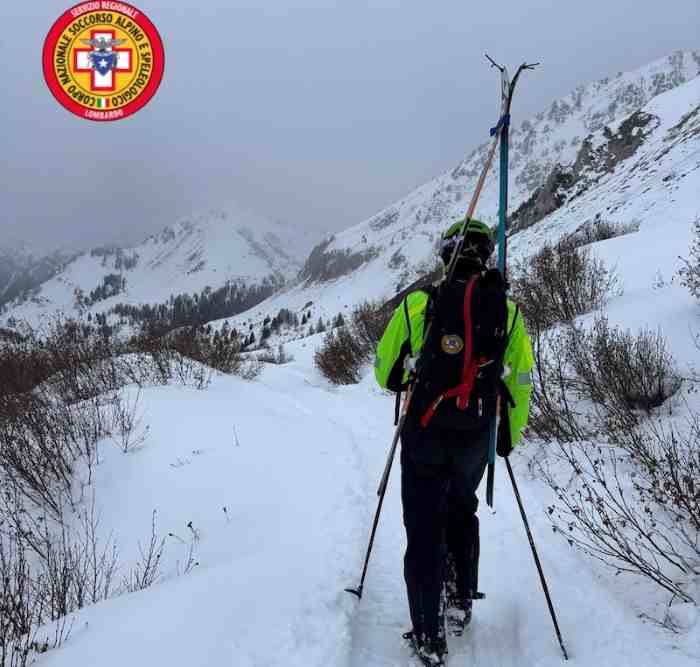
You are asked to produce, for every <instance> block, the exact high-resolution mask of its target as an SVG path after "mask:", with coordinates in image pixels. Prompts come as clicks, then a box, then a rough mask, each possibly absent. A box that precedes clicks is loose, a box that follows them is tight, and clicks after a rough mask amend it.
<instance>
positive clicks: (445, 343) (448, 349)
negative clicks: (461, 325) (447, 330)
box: [441, 335, 464, 354]
mask: <svg viewBox="0 0 700 667" xmlns="http://www.w3.org/2000/svg"><path fill="white" fill-rule="evenodd" d="M441 344H442V351H443V352H445V354H459V353H460V352H461V351H462V350H463V349H464V341H463V340H462V338H461V337H460V336H456V335H447V336H443V337H442V341H441Z"/></svg>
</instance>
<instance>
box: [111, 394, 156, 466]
mask: <svg viewBox="0 0 700 667" xmlns="http://www.w3.org/2000/svg"><path fill="white" fill-rule="evenodd" d="M140 400H141V390H140V389H139V391H138V393H137V394H136V396H135V397H134V399H133V401H130V400H129V399H128V397H123V396H122V395H121V394H115V395H114V397H113V398H112V439H113V440H114V441H115V442H116V443H117V445H118V446H119V448H120V449H121V450H122V451H123V452H124V453H125V454H126V453H127V452H128V451H129V449H133V448H135V447H138V446H139V445H141V444H143V442H144V441H145V440H146V437H147V435H148V426H144V425H143V417H142V415H139V414H138V408H139V402H140Z"/></svg>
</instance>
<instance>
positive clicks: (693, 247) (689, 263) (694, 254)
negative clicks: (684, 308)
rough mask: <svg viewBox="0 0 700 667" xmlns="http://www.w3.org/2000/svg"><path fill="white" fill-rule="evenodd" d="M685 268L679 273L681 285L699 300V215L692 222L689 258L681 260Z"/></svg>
mask: <svg viewBox="0 0 700 667" xmlns="http://www.w3.org/2000/svg"><path fill="white" fill-rule="evenodd" d="M683 262H684V264H685V266H683V267H682V268H681V269H680V271H679V274H680V279H681V285H683V286H684V287H687V288H688V291H689V292H690V293H691V294H692V295H693V296H694V297H695V298H696V299H700V215H699V216H698V217H696V218H695V221H694V222H693V240H692V241H691V243H690V258H689V259H684V260H683Z"/></svg>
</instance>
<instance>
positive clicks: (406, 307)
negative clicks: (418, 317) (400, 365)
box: [403, 297, 413, 356]
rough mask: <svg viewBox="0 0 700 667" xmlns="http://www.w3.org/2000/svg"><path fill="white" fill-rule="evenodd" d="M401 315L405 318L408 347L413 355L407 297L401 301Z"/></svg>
mask: <svg viewBox="0 0 700 667" xmlns="http://www.w3.org/2000/svg"><path fill="white" fill-rule="evenodd" d="M403 313H404V315H405V316H406V326H407V327H408V346H409V348H410V349H411V356H412V355H413V332H412V331H411V316H410V315H409V314H408V297H406V298H405V299H404V300H403Z"/></svg>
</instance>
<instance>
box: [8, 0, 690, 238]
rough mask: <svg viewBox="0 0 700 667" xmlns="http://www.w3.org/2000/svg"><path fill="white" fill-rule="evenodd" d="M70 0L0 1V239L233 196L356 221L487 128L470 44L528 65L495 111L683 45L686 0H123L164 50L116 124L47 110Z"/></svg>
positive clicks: (305, 215)
mask: <svg viewBox="0 0 700 667" xmlns="http://www.w3.org/2000/svg"><path fill="white" fill-rule="evenodd" d="M72 4H74V2H71V0H35V1H33V2H24V3H22V2H2V3H0V22H1V23H2V25H3V31H2V35H1V36H0V63H1V64H0V71H1V72H2V93H3V94H2V98H3V101H2V107H1V108H2V112H0V113H1V115H2V117H3V131H2V132H1V133H0V154H1V156H2V162H1V163H0V204H1V209H0V211H1V213H0V215H1V216H2V217H0V243H2V241H3V239H14V240H26V241H29V242H31V243H34V244H39V245H41V246H43V247H51V246H55V245H64V244H75V243H79V244H83V245H86V244H97V243H101V242H108V241H113V240H131V241H135V240H140V239H141V238H142V237H144V236H146V235H147V234H149V233H151V232H152V231H154V230H155V229H157V228H159V227H161V226H163V225H165V224H169V223H171V222H173V221H174V220H176V219H177V218H179V217H182V216H184V215H187V214H188V213H190V212H191V211H193V210H199V209H201V208H206V207H208V206H216V205H219V204H224V203H225V202H226V201H228V200H231V199H234V200H237V201H239V202H241V203H242V204H244V205H246V206H248V207H250V208H252V209H254V210H257V211H259V212H261V213H263V214H266V215H268V216H270V217H273V218H279V219H285V220H289V221H292V222H295V223H299V224H312V225H314V226H318V227H323V228H326V229H333V230H336V229H340V228H343V227H347V226H349V225H351V224H354V223H356V222H359V221H361V220H362V219H364V218H366V217H368V216H369V215H371V214H373V213H375V212H376V211H377V210H378V209H380V208H381V207H383V206H385V205H387V204H389V203H391V202H392V201H394V200H395V199H397V198H399V197H401V196H402V195H404V194H406V193H407V192H409V191H410V190H411V189H412V188H414V187H415V186H417V185H419V184H421V183H423V182H425V181H426V180H428V179H430V178H432V177H433V176H436V175H438V174H439V173H440V172H442V171H444V170H446V169H449V168H451V167H453V166H454V165H455V164H456V163H457V162H458V161H459V160H460V159H461V158H462V157H463V156H464V154H465V152H466V151H468V150H469V149H470V148H472V147H473V146H475V145H476V144H477V143H480V142H481V141H483V140H484V139H485V138H487V136H488V128H489V127H490V126H491V125H492V124H493V122H494V121H495V120H496V116H497V101H498V100H497V96H498V83H497V80H496V77H495V74H494V73H493V72H492V71H490V70H489V69H488V67H487V66H486V65H485V63H484V60H483V52H484V51H489V52H490V53H491V54H492V55H493V56H494V57H496V58H497V59H499V60H502V61H504V62H506V63H508V64H511V65H516V64H518V63H519V62H520V61H522V60H539V61H541V62H542V67H541V69H539V70H538V71H537V72H536V73H534V74H532V75H529V76H528V77H527V80H524V81H523V85H522V88H521V89H520V90H519V93H518V98H517V101H516V103H515V106H514V110H513V113H514V115H515V116H516V117H518V118H522V117H525V116H527V115H531V114H533V113H536V112H537V111H539V110H540V108H542V107H544V106H545V105H546V104H547V103H548V102H549V101H551V99H552V98H554V97H556V96H559V95H564V94H566V93H568V92H569V91H570V90H571V89H572V88H574V87H575V86H576V85H577V84H578V83H582V82H585V81H588V80H591V79H597V78H602V77H604V76H607V75H614V74H615V73H616V72H618V71H621V70H628V69H632V68H635V67H638V66H641V65H643V64H645V63H646V62H648V61H651V60H653V59H655V58H659V57H662V56H665V55H667V54H668V53H670V52H672V51H674V50H676V49H680V48H698V47H699V46H700V40H699V39H698V27H699V26H700V3H699V2H698V0H664V1H663V2H654V3H651V2H645V1H644V0H586V1H585V2H570V1H567V0H559V1H556V0H551V1H549V0H548V1H545V0H501V1H500V2H494V1H493V0H484V1H483V2H478V1H477V2H475V1H473V0H472V1H466V0H455V1H452V0H446V1H444V2H440V1H438V0H435V1H434V2H426V1H425V0H421V1H413V0H411V1H409V0H404V1H399V0H394V1H392V0H375V1H373V2H369V1H367V0H337V1H335V2H334V1H332V0H325V1H322V0H316V1H315V2H314V1H313V0H306V1H303V0H266V1H264V2H260V1H258V2H252V1H251V2H242V1H240V0H208V1H207V0H133V4H135V5H136V6H137V7H139V8H140V9H142V10H143V11H144V12H145V13H146V14H147V15H149V17H150V18H151V19H152V20H153V21H154V23H155V24H156V25H157V27H158V28H159V30H160V33H161V35H162V37H163V41H164V43H165V49H166V71H165V78H164V82H163V85H162V86H161V89H160V91H159V92H158V94H157V96H156V97H155V99H154V100H153V101H152V102H151V103H150V104H149V105H148V106H147V107H146V108H145V109H143V110H141V111H140V112H139V113H137V114H136V115H135V116H132V117H131V118H129V119H126V120H122V121H119V122H116V123H90V122H88V121H85V120H81V119H79V118H77V117H75V116H73V115H72V114H69V113H68V112H67V111H65V110H64V109H63V108H62V107H60V106H59V105H58V104H57V103H56V102H55V100H54V99H53V97H52V96H51V94H50V93H49V91H48V89H47V88H46V85H45V83H44V80H43V76H42V72H41V49H42V43H43V40H44V37H45V35H46V33H47V31H48V29H49V27H50V26H51V24H52V23H53V22H54V21H55V20H56V19H57V18H58V16H59V15H60V14H61V13H63V12H64V11H65V10H66V9H68V7H69V6H70V5H72Z"/></svg>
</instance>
